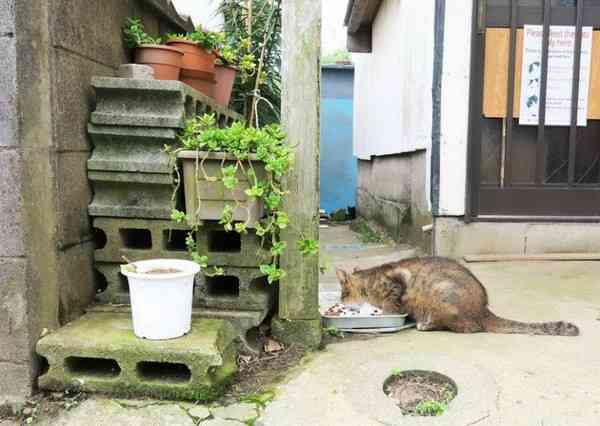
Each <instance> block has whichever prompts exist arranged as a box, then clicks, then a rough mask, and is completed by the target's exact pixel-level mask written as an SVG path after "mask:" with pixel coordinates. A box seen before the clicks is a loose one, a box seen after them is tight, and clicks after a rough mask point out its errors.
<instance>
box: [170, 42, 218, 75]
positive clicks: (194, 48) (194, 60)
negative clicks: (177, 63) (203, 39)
mask: <svg viewBox="0 0 600 426" xmlns="http://www.w3.org/2000/svg"><path fill="white" fill-rule="evenodd" d="M167 44H168V45H169V46H171V47H174V48H176V49H179V50H181V51H182V52H183V62H182V64H181V68H183V69H188V70H196V71H204V72H210V73H212V72H215V61H216V60H217V55H216V54H215V52H214V51H212V50H206V49H205V48H203V47H201V46H199V45H198V43H195V42H193V41H188V40H181V39H172V40H169V41H168V42H167Z"/></svg>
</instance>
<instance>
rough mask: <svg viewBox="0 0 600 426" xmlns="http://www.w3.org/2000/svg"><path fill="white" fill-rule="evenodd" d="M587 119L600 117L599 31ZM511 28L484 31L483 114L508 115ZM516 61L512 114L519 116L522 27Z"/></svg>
mask: <svg viewBox="0 0 600 426" xmlns="http://www.w3.org/2000/svg"><path fill="white" fill-rule="evenodd" d="M592 46H593V47H592V67H591V82H590V94H589V105H588V119H590V120H600V31H594V39H593V45H592ZM509 51H510V28H488V29H487V30H486V33H485V58H484V75H483V115H484V116H485V117H487V118H505V117H506V115H507V111H506V105H507V102H508V100H507V96H508V56H509ZM515 55H516V60H515V98H514V103H513V116H514V117H515V118H518V117H519V114H520V98H521V68H522V66H523V30H522V29H518V30H517V47H516V53H515Z"/></svg>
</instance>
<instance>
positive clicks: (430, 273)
mask: <svg viewBox="0 0 600 426" xmlns="http://www.w3.org/2000/svg"><path fill="white" fill-rule="evenodd" d="M337 276H338V279H339V280H340V283H341V285H342V302H343V303H346V304H352V303H362V302H369V303H370V304H372V305H374V306H377V307H380V308H381V309H383V311H384V313H407V314H409V315H410V316H411V317H413V318H414V319H415V321H416V322H417V328H418V329H419V330H422V331H426V330H450V331H454V332H457V333H477V332H490V333H519V334H543V335H555V336H577V335H578V334H579V329H578V328H577V326H575V325H573V324H571V323H568V322H563V321H558V322H546V323H523V322H518V321H512V320H508V319H504V318H500V317H497V316H496V315H494V314H493V313H492V312H491V311H490V310H489V309H488V298H487V293H486V291H485V288H484V287H483V285H482V284H481V283H480V282H479V280H478V279H477V278H476V277H475V276H474V275H473V274H472V273H471V272H470V271H469V270H468V269H467V268H465V267H464V266H462V265H461V264H460V263H458V262H456V261H454V260H450V259H445V258H438V257H427V258H412V259H406V260H401V261H399V262H393V263H387V264H385V265H381V266H377V267H375V268H371V269H366V270H362V271H357V270H355V271H354V272H353V273H347V272H345V271H343V270H341V269H338V270H337Z"/></svg>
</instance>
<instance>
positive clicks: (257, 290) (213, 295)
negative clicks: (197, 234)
mask: <svg viewBox="0 0 600 426" xmlns="http://www.w3.org/2000/svg"><path fill="white" fill-rule="evenodd" d="M185 258H187V256H186V257H185ZM122 263H123V262H99V261H96V263H95V268H96V270H97V271H98V272H99V274H100V275H97V276H96V282H97V284H99V288H100V289H101V288H104V287H105V288H106V289H105V290H104V291H102V292H99V293H97V295H96V298H97V300H98V301H99V302H100V303H114V304H129V303H130V299H129V284H128V282H127V279H126V278H125V277H124V276H123V275H122V274H121V269H120V265H121V264H122ZM223 269H224V270H225V273H224V275H223V276H215V277H210V276H207V275H205V274H204V273H202V272H201V273H200V274H198V275H197V276H196V284H195V288H194V306H195V307H201V308H209V309H216V310H235V311H259V312H264V313H267V312H269V311H270V310H271V308H272V306H273V304H274V293H275V287H274V286H272V285H270V284H268V283H267V282H266V279H265V278H264V276H263V274H262V273H261V272H260V270H259V269H258V268H235V267H230V266H224V267H223ZM211 270H212V268H211V267H209V268H208V272H209V273H210V272H211Z"/></svg>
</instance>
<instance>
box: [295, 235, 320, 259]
mask: <svg viewBox="0 0 600 426" xmlns="http://www.w3.org/2000/svg"><path fill="white" fill-rule="evenodd" d="M296 247H298V250H300V253H302V255H303V256H314V255H316V254H318V253H319V243H318V242H317V241H315V240H311V239H302V240H298V241H296Z"/></svg>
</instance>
